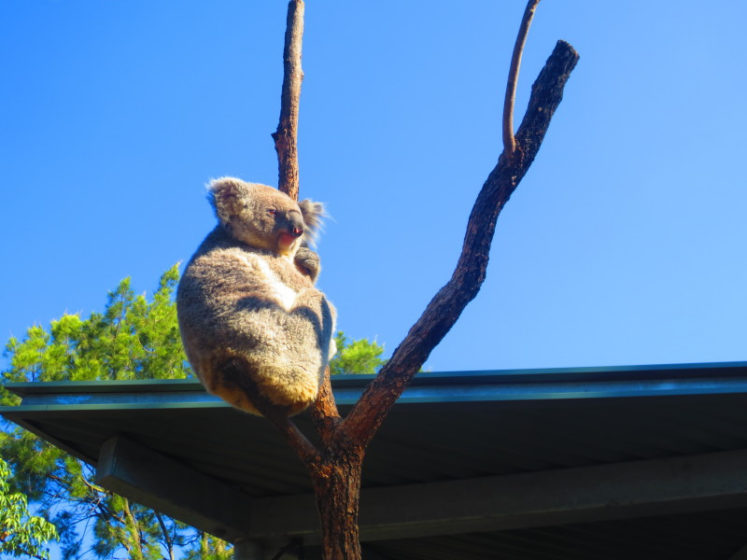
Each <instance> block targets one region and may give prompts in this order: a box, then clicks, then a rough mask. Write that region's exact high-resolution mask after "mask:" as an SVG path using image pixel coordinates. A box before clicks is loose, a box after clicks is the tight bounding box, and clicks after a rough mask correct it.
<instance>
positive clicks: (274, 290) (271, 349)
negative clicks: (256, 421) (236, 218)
mask: <svg viewBox="0 0 747 560" xmlns="http://www.w3.org/2000/svg"><path fill="white" fill-rule="evenodd" d="M177 303H178V311H179V323H180V328H181V330H182V338H183V340H184V346H185V349H186V351H187V356H188V358H189V360H190V362H191V363H192V365H193V367H194V368H195V370H196V371H197V374H198V375H199V376H200V378H201V380H202V381H203V383H204V384H205V385H206V387H207V388H208V390H210V391H211V392H213V393H216V394H218V395H220V396H221V397H223V398H224V399H226V400H228V401H229V402H231V403H232V404H234V405H235V406H237V407H239V408H242V409H245V410H248V411H250V412H256V410H254V407H253V406H252V404H251V403H250V402H249V400H248V399H247V397H246V395H245V393H246V391H244V390H241V387H238V385H240V384H241V383H240V382H241V381H242V380H243V381H245V380H244V379H243V378H242V377H241V373H240V372H241V371H243V372H245V374H246V376H247V377H249V378H250V379H251V381H252V383H253V384H254V385H256V387H257V390H258V392H259V394H261V395H262V396H263V397H264V398H267V399H268V400H269V401H270V402H273V403H275V404H278V405H281V406H283V407H287V408H289V409H290V410H291V411H293V412H297V411H298V410H301V409H303V408H305V406H306V405H308V404H309V403H310V402H311V401H312V400H313V399H314V398H315V396H316V393H317V390H318V386H319V381H320V377H321V375H322V373H323V368H324V366H325V365H326V363H327V360H328V359H329V340H330V339H331V336H332V331H333V329H334V313H335V312H334V308H332V306H331V305H330V304H329V303H328V302H327V300H326V298H325V297H324V295H323V294H322V293H321V292H319V291H318V290H316V289H315V288H314V287H313V285H312V284H311V282H310V281H309V280H308V279H307V278H306V277H304V276H303V275H302V274H300V273H299V272H298V271H297V270H296V269H295V266H294V265H293V263H292V262H290V261H289V260H288V259H285V258H282V257H274V256H271V255H270V256H268V255H266V254H263V253H254V252H252V251H247V250H244V249H242V248H239V247H233V248H228V249H226V248H219V249H215V250H210V251H206V252H204V253H203V254H198V255H197V256H196V257H195V258H194V259H193V261H192V262H191V263H190V264H189V265H188V267H187V270H186V271H185V273H184V275H183V277H182V280H181V282H180V285H179V292H178V295H177ZM229 366H230V367H229ZM237 376H238V377H237ZM237 384H238V385H237Z"/></svg>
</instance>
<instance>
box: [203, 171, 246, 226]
mask: <svg viewBox="0 0 747 560" xmlns="http://www.w3.org/2000/svg"><path fill="white" fill-rule="evenodd" d="M249 190H250V185H249V184H248V183H245V182H244V181H242V180H241V179H236V178H234V177H221V178H220V179H214V180H213V181H210V184H209V185H208V200H209V201H210V206H212V207H213V210H215V215H216V216H217V217H218V220H219V221H220V223H221V224H223V225H227V224H230V222H231V218H232V217H233V216H236V215H237V214H238V213H239V212H240V211H241V209H242V208H243V207H244V203H245V202H246V200H247V199H248V194H249Z"/></svg>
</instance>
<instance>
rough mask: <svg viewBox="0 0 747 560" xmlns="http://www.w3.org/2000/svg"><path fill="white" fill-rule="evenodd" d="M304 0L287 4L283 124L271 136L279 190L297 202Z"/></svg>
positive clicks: (281, 115)
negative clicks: (276, 155)
mask: <svg viewBox="0 0 747 560" xmlns="http://www.w3.org/2000/svg"><path fill="white" fill-rule="evenodd" d="M303 15H304V3H303V0H291V1H290V2H289V3H288V18H287V21H286V28H285V46H284V48H283V87H282V93H281V96H280V122H278V129H277V131H276V132H274V133H273V134H272V138H273V140H275V150H276V151H277V153H278V189H280V190H281V191H282V192H284V193H285V194H287V195H288V196H290V197H291V198H292V199H293V200H298V182H299V181H298V107H299V100H300V98H301V82H302V81H303V70H302V69H301V41H302V39H303Z"/></svg>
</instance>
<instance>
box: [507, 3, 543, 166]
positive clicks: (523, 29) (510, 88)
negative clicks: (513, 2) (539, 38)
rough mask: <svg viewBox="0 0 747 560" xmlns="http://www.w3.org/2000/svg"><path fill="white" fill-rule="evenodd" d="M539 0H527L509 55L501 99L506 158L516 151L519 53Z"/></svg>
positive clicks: (520, 53)
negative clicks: (515, 119) (504, 90)
mask: <svg viewBox="0 0 747 560" xmlns="http://www.w3.org/2000/svg"><path fill="white" fill-rule="evenodd" d="M539 1H540V0H529V2H527V7H526V8H525V9H524V17H523V18H522V20H521V26H520V27H519V34H518V35H517V36H516V42H515V43H514V52H513V54H512V55H511V67H510V68H509V71H508V81H507V82H506V98H505V99H504V101H503V153H504V154H506V157H507V158H513V156H514V154H515V153H516V138H514V104H515V103H516V86H517V83H518V82H519V68H520V67H521V55H522V54H523V52H524V45H525V44H526V42H527V35H528V34H529V26H530V25H531V24H532V18H533V17H534V12H535V10H536V9H537V4H539Z"/></svg>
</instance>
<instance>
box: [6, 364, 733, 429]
mask: <svg viewBox="0 0 747 560" xmlns="http://www.w3.org/2000/svg"><path fill="white" fill-rule="evenodd" d="M372 378H373V376H372V375H346V376H335V377H334V378H333V380H332V386H333V390H334V393H335V398H336V400H337V403H338V404H339V405H341V406H349V405H352V404H354V403H355V402H356V401H357V400H358V398H359V397H360V395H361V393H362V391H363V389H364V388H365V387H366V385H367V384H368V383H369V381H370V380H371V379H372ZM6 388H7V389H8V390H10V391H12V392H14V393H15V394H17V395H19V396H21V397H23V402H22V404H21V405H20V407H16V406H14V407H0V414H3V415H4V416H7V417H8V418H12V417H13V416H17V415H18V414H19V413H34V412H67V411H73V410H75V411H86V410H91V411H92V410H103V409H106V410H138V409H170V408H178V409H184V408H217V407H228V406H229V405H227V404H226V403H224V402H223V401H222V400H220V399H219V398H217V397H215V396H213V395H209V394H208V393H206V392H205V390H204V389H203V388H202V386H201V385H200V383H199V382H198V381H197V380H195V379H166V380H157V379H152V380H133V381H94V382H90V381H86V382H75V381H69V382H55V383H11V384H8V385H6ZM739 393H744V394H747V362H728V363H710V364H672V365H655V366H616V367H599V368H562V369H544V370H543V369H531V370H503V371H470V372H439V373H424V374H420V375H419V376H418V377H416V378H415V379H414V380H413V383H412V384H411V385H410V386H409V387H408V388H407V389H406V390H405V392H404V394H403V395H402V398H401V399H400V400H399V401H398V402H399V403H400V404H419V403H458V402H508V401H549V400H567V399H609V398H632V397H667V396H686V395H718V394H739Z"/></svg>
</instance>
